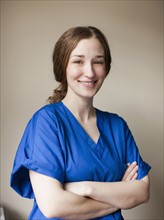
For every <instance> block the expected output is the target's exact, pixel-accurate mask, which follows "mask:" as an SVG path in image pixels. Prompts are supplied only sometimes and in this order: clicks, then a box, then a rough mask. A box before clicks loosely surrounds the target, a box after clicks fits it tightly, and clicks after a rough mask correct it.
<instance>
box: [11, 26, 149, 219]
mask: <svg viewBox="0 0 164 220" xmlns="http://www.w3.org/2000/svg"><path fill="white" fill-rule="evenodd" d="M53 65H54V68H53V69H54V75H55V79H56V81H58V82H59V83H60V85H59V87H58V88H57V89H56V90H54V94H53V96H52V97H50V98H49V101H50V104H48V105H46V106H44V107H43V108H42V109H40V110H38V111H37V112H36V113H35V114H34V115H33V117H32V119H31V120H30V121H29V123H28V125H27V127H26V130H25V133H24V135H23V137H22V140H21V143H20V145H19V147H18V150H17V154H16V158H15V162H14V166H13V171H12V175H11V186H12V187H13V188H14V190H16V191H17V192H18V193H19V194H20V195H21V196H23V197H27V198H33V199H34V206H33V209H32V211H31V214H30V216H29V219H37V220H41V219H48V218H51V219H108V220H116V219H117V220H120V219H123V217H122V215H121V209H130V208H132V207H135V206H137V205H139V204H141V203H144V202H146V201H148V198H149V177H148V172H149V170H150V166H149V165H148V164H147V163H146V162H144V161H143V160H142V158H141V156H140V154H139V151H138V148H137V146H136V144H135V141H134V139H133V136H132V134H131V132H130V130H129V128H128V126H127V124H126V122H125V121H124V120H123V119H122V118H121V117H119V116H118V115H116V114H113V113H108V112H103V111H100V110H98V109H96V108H95V107H94V106H93V98H94V96H95V95H96V93H97V92H98V90H99V89H100V88H101V86H102V84H103V81H104V80H105V78H106V76H107V75H108V73H109V71H110V67H111V55H110V49H109V46H108V42H107V40H106V38H105V36H104V35H103V33H102V32H101V31H100V30H99V29H97V28H95V27H90V26H89V27H75V28H71V29H69V30H68V31H66V32H65V33H64V34H63V35H62V36H61V37H60V38H59V40H58V42H57V43H56V45H55V48H54V53H53Z"/></svg>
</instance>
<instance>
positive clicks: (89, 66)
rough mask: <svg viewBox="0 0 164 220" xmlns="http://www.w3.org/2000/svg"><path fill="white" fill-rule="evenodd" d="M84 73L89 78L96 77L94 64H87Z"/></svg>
mask: <svg viewBox="0 0 164 220" xmlns="http://www.w3.org/2000/svg"><path fill="white" fill-rule="evenodd" d="M83 71H84V76H86V77H88V78H92V77H94V75H95V73H94V69H93V66H92V63H86V64H85V66H84V70H83Z"/></svg>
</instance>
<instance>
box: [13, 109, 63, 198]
mask: <svg viewBox="0 0 164 220" xmlns="http://www.w3.org/2000/svg"><path fill="white" fill-rule="evenodd" d="M58 132H59V131H58V126H57V119H56V117H55V114H54V112H50V111H48V110H46V109H41V110H39V111H38V112H37V113H35V114H34V116H33V117H32V118H31V120H30V121H29V123H28V124H27V126H26V129H25V132H24V134H23V137H22V139H21V142H20V144H19V146H18V149H17V153H16V156H15V160H14V165H13V170H12V173H11V179H10V184H11V187H12V188H13V189H14V190H15V191H16V192H17V193H18V194H20V195H21V196H23V197H26V198H33V197H34V193H33V190H32V186H31V183H30V179H29V170H33V171H35V172H38V173H41V174H44V175H47V176H49V177H52V178H55V179H57V180H58V181H60V182H62V183H63V182H64V159H63V153H62V148H61V146H60V142H59V138H58V136H59V135H58Z"/></svg>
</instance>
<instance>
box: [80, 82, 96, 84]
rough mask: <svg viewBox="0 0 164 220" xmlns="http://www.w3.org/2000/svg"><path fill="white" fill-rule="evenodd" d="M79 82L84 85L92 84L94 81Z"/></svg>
mask: <svg viewBox="0 0 164 220" xmlns="http://www.w3.org/2000/svg"><path fill="white" fill-rule="evenodd" d="M81 83H82V84H84V85H93V84H94V82H81Z"/></svg>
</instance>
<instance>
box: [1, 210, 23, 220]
mask: <svg viewBox="0 0 164 220" xmlns="http://www.w3.org/2000/svg"><path fill="white" fill-rule="evenodd" d="M4 214H5V220H26V219H25V218H24V217H23V216H21V215H20V213H19V210H18V211H15V210H13V209H12V208H8V207H7V208H6V207H4Z"/></svg>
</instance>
